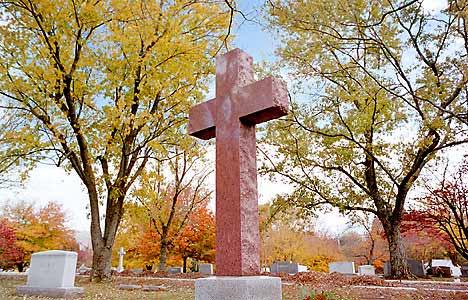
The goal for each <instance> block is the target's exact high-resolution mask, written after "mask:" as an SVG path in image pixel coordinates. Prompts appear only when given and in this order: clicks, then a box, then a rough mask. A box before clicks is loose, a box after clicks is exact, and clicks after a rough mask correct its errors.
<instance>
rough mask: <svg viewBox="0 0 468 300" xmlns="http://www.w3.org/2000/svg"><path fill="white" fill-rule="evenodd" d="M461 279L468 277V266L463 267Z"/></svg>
mask: <svg viewBox="0 0 468 300" xmlns="http://www.w3.org/2000/svg"><path fill="white" fill-rule="evenodd" d="M460 271H461V277H468V266H461V268H460Z"/></svg>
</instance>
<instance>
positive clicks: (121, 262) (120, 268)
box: [117, 247, 125, 273]
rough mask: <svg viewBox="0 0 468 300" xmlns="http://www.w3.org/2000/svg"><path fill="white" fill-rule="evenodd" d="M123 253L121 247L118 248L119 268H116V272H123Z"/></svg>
mask: <svg viewBox="0 0 468 300" xmlns="http://www.w3.org/2000/svg"><path fill="white" fill-rule="evenodd" d="M124 255H125V251H124V248H123V247H120V250H119V266H118V267H117V272H119V273H120V272H122V271H123V270H124V267H123V259H124Z"/></svg>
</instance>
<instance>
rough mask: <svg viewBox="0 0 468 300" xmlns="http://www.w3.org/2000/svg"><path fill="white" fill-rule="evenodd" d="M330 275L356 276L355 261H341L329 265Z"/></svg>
mask: <svg viewBox="0 0 468 300" xmlns="http://www.w3.org/2000/svg"><path fill="white" fill-rule="evenodd" d="M328 269H329V273H334V272H336V273H341V274H356V272H355V268H354V262H353V261H340V262H332V263H329V264H328Z"/></svg>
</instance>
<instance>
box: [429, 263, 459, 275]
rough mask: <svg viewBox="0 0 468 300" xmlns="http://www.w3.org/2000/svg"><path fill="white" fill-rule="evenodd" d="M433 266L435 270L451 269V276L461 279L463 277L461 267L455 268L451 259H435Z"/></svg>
mask: <svg viewBox="0 0 468 300" xmlns="http://www.w3.org/2000/svg"><path fill="white" fill-rule="evenodd" d="M431 266H432V267H433V268H434V267H449V268H450V274H451V275H452V276H453V277H460V276H461V275H462V273H461V267H457V266H455V265H454V264H453V263H452V261H451V260H450V259H433V260H432V263H431Z"/></svg>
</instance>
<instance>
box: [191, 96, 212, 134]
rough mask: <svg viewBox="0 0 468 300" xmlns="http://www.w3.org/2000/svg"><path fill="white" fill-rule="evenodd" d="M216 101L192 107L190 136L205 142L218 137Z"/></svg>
mask: <svg viewBox="0 0 468 300" xmlns="http://www.w3.org/2000/svg"><path fill="white" fill-rule="evenodd" d="M215 100H216V99H212V100H209V101H206V102H203V103H200V104H198V105H195V106H192V108H190V112H189V126H188V131H189V134H190V135H192V136H194V137H197V138H199V139H203V140H209V139H211V138H214V137H215V135H216V127H215V121H216V101H215Z"/></svg>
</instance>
